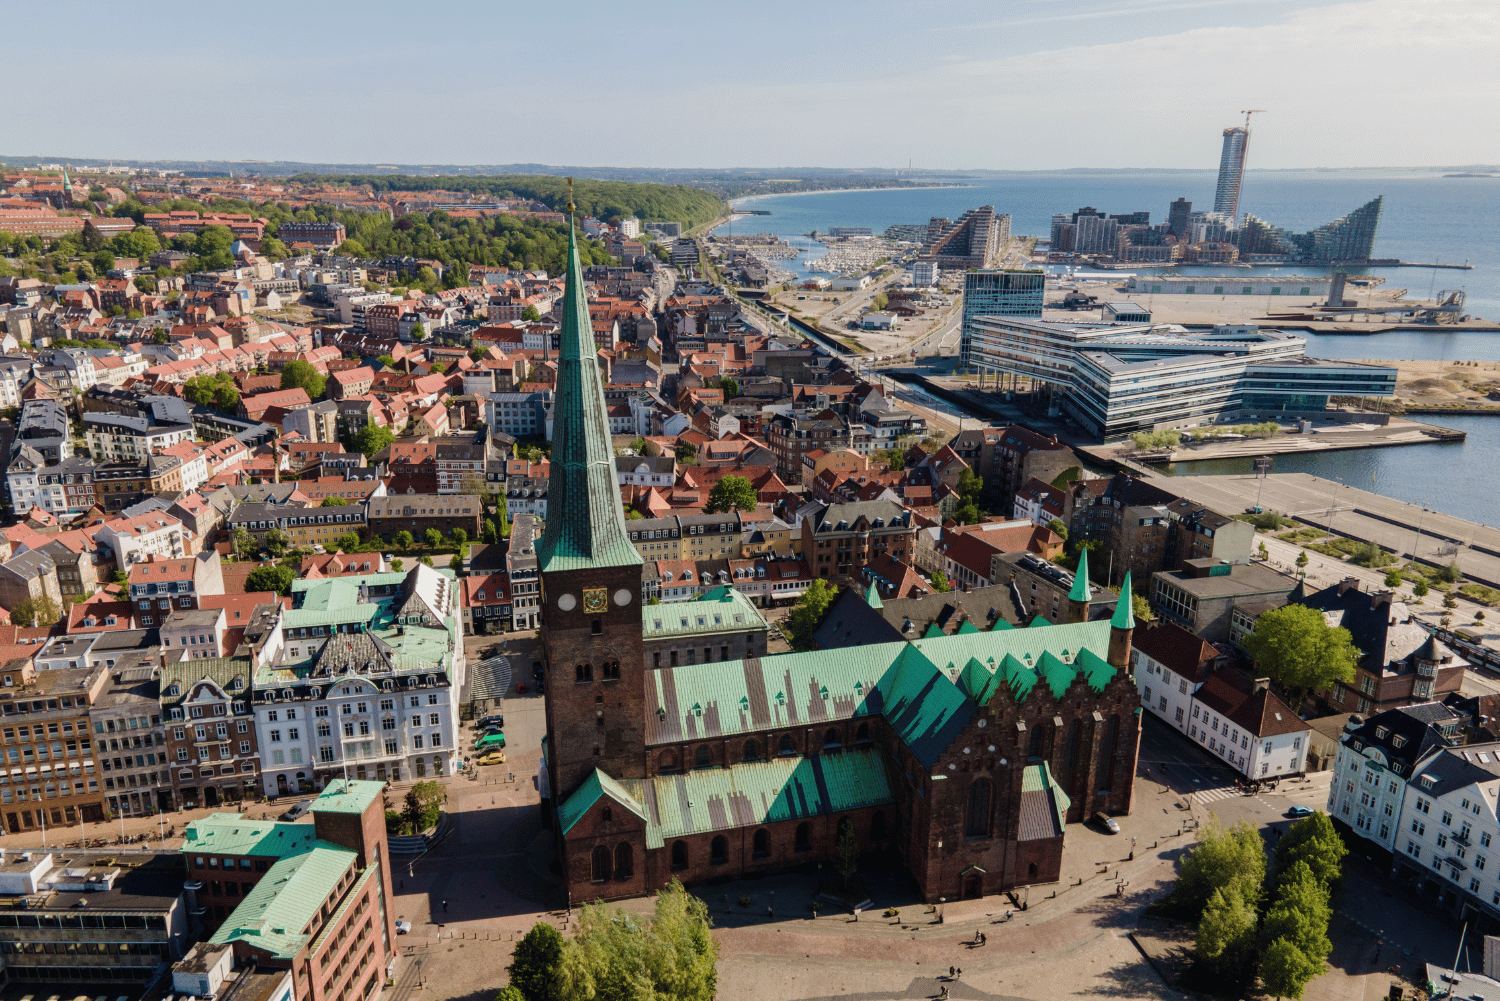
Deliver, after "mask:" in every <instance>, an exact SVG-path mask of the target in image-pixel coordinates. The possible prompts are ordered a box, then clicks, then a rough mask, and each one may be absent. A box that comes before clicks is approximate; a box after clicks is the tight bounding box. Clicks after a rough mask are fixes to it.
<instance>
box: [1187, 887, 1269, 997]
mask: <svg viewBox="0 0 1500 1001" xmlns="http://www.w3.org/2000/svg"><path fill="white" fill-rule="evenodd" d="M1254 945H1255V910H1254V909H1253V908H1251V907H1250V906H1249V905H1248V904H1246V903H1245V901H1244V899H1243V898H1242V897H1241V896H1240V894H1239V892H1238V891H1237V890H1235V889H1233V888H1230V889H1228V890H1215V891H1214V894H1213V896H1212V897H1210V898H1208V904H1207V906H1205V907H1204V908H1203V917H1202V918H1200V919H1199V921H1198V936H1197V939H1196V941H1195V945H1194V948H1195V949H1196V950H1197V953H1198V957H1199V958H1200V959H1202V960H1203V961H1204V962H1206V963H1207V964H1208V965H1209V966H1210V967H1212V968H1213V969H1214V971H1215V972H1217V973H1218V974H1219V975H1220V976H1223V977H1226V978H1229V979H1235V980H1237V979H1239V974H1240V972H1241V971H1242V970H1243V969H1244V967H1245V963H1246V962H1247V961H1248V960H1249V958H1250V951H1251V949H1252V948H1254Z"/></svg>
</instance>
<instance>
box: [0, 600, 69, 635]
mask: <svg viewBox="0 0 1500 1001" xmlns="http://www.w3.org/2000/svg"><path fill="white" fill-rule="evenodd" d="M61 618H62V609H61V608H59V607H58V606H57V602H55V601H53V600H52V598H51V597H50V596H48V595H45V594H43V595H39V596H37V597H35V598H22V599H21V600H20V601H18V602H16V604H15V607H13V608H12V609H11V610H10V621H11V622H13V623H15V624H16V625H18V626H27V627H29V628H33V629H47V628H50V627H52V626H54V625H56V624H57V620H58V619H61Z"/></svg>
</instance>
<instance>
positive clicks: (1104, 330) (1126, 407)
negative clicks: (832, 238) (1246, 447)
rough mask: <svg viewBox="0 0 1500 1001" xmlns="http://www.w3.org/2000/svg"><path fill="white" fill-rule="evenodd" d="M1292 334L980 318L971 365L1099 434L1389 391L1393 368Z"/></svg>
mask: <svg viewBox="0 0 1500 1001" xmlns="http://www.w3.org/2000/svg"><path fill="white" fill-rule="evenodd" d="M1306 346H1307V342H1306V341H1304V340H1303V339H1302V338H1301V337H1298V336H1296V335H1295V334H1288V333H1284V332H1282V331H1278V330H1260V329H1256V328H1253V327H1251V328H1247V327H1244V326H1237V327H1233V328H1229V327H1226V328H1224V329H1222V330H1218V331H1203V332H1199V331H1185V330H1182V329H1181V328H1178V327H1173V326H1170V325H1165V324H1154V325H1153V324H1140V325H1135V326H1120V325H1114V326H1110V325H1105V324H1092V323H1059V322H1053V321H1045V320H1029V319H1021V318H1014V317H998V316H981V317H978V318H977V319H976V320H975V322H974V338H973V343H972V346H971V348H970V357H971V364H972V365H973V366H974V367H976V368H979V369H981V370H988V371H990V372H994V373H1000V374H1005V375H1014V376H1021V377H1025V378H1028V379H1032V380H1035V381H1037V382H1040V383H1044V384H1046V385H1048V386H1049V387H1051V389H1052V391H1053V394H1054V395H1053V400H1054V406H1055V408H1056V409H1057V411H1058V412H1060V413H1064V414H1067V415H1068V416H1070V417H1072V418H1073V419H1074V420H1076V421H1078V423H1079V424H1081V425H1082V426H1083V427H1084V428H1086V429H1087V430H1088V431H1089V432H1090V433H1091V434H1093V435H1095V436H1097V437H1098V438H1099V439H1100V440H1108V439H1112V438H1119V437H1122V436H1124V435H1129V434H1134V433H1136V432H1138V431H1150V430H1153V429H1155V428H1158V427H1193V426H1197V425H1201V424H1212V423H1215V422H1217V421H1221V420H1242V419H1249V418H1251V417H1258V418H1262V419H1264V418H1269V417H1275V416H1283V417H1286V418H1291V417H1293V416H1308V415H1312V414H1316V413H1317V412H1319V411H1322V410H1326V409H1328V399H1329V397H1331V396H1391V395H1393V394H1394V393H1395V389H1396V369H1395V368H1393V367H1388V366H1381V365H1362V364H1359V363H1356V362H1342V361H1339V362H1335V361H1322V360H1319V359H1314V358H1307V357H1305V355H1304V354H1303V352H1304V350H1305V349H1306Z"/></svg>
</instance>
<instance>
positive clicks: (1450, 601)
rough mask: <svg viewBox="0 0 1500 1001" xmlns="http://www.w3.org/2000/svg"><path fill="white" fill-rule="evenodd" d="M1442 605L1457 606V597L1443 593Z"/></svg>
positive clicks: (1445, 606) (1447, 606) (1446, 606)
mask: <svg viewBox="0 0 1500 1001" xmlns="http://www.w3.org/2000/svg"><path fill="white" fill-rule="evenodd" d="M1443 607H1444V608H1457V607H1458V599H1457V598H1455V597H1453V595H1451V594H1445V595H1443Z"/></svg>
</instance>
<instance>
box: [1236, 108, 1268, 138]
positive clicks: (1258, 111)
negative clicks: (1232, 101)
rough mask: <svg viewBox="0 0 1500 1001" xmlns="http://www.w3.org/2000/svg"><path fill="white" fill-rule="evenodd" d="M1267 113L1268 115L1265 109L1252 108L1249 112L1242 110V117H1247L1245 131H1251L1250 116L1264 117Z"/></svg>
mask: <svg viewBox="0 0 1500 1001" xmlns="http://www.w3.org/2000/svg"><path fill="white" fill-rule="evenodd" d="M1265 113H1266V109H1265V108H1250V109H1249V110H1248V111H1247V110H1244V109H1241V111H1240V114H1242V115H1244V116H1245V131H1246V132H1249V131H1250V116H1251V115H1264V114H1265Z"/></svg>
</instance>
